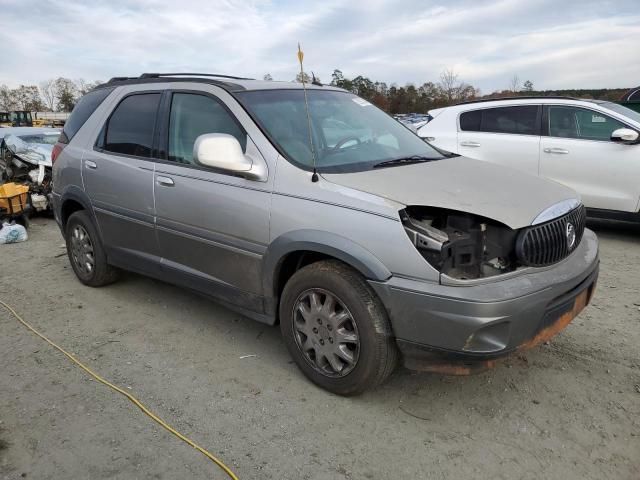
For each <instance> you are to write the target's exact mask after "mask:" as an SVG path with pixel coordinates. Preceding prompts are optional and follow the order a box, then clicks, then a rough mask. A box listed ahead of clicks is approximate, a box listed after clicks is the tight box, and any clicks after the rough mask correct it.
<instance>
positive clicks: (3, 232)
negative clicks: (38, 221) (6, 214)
mask: <svg viewBox="0 0 640 480" xmlns="http://www.w3.org/2000/svg"><path fill="white" fill-rule="evenodd" d="M28 238H29V236H28V235H27V229H26V228H24V227H23V226H22V225H19V224H16V223H7V222H4V223H3V224H2V228H1V229H0V245H3V244H6V243H18V242H26V241H27V239H28Z"/></svg>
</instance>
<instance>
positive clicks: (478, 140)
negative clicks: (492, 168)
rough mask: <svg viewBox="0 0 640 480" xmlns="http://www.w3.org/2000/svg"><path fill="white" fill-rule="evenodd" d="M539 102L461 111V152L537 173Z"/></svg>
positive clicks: (540, 115)
mask: <svg viewBox="0 0 640 480" xmlns="http://www.w3.org/2000/svg"><path fill="white" fill-rule="evenodd" d="M541 112H542V109H541V107H540V106H539V105H520V106H504V107H493V108H484V109H479V110H471V111H467V112H463V113H461V114H460V118H459V128H458V153H459V154H460V155H464V156H465V157H470V158H475V159H477V160H484V161H487V162H492V163H497V164H500V165H506V166H508V167H511V168H516V169H518V170H522V171H524V172H527V173H529V174H532V175H538V160H539V156H540V127H541V118H542V113H541Z"/></svg>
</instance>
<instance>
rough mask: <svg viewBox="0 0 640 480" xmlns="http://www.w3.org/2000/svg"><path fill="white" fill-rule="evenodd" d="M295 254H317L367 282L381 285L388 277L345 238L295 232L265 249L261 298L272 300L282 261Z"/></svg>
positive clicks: (371, 256)
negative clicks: (322, 255)
mask: <svg viewBox="0 0 640 480" xmlns="http://www.w3.org/2000/svg"><path fill="white" fill-rule="evenodd" d="M296 251H310V252H317V253H322V254H325V255H329V256H331V257H334V258H337V259H338V260H341V261H343V262H344V263H346V264H347V265H349V266H351V267H352V268H355V269H356V270H357V271H358V272H360V273H361V274H362V275H364V277H365V278H367V279H369V280H378V281H384V280H388V279H389V278H390V277H391V272H390V271H389V269H388V268H387V267H385V266H384V264H383V263H382V262H381V261H380V260H378V258H377V257H376V256H375V255H374V254H373V253H371V252H370V251H369V250H367V249H366V248H364V247H363V246H362V245H359V244H357V243H356V242H354V241H352V240H349V239H348V238H345V237H342V236H340V235H336V234H334V233H329V232H323V231H321V230H311V229H305V230H296V231H292V232H287V233H285V234H283V235H281V236H279V237H278V238H276V239H275V240H273V241H272V242H271V244H270V245H269V247H268V248H267V251H266V253H265V255H264V257H263V269H262V272H263V273H262V275H263V282H262V283H263V288H264V290H263V291H264V293H265V296H267V297H270V296H272V297H275V296H276V294H277V293H276V291H275V280H276V278H277V276H278V274H279V272H280V267H281V265H282V261H283V260H284V258H285V257H286V256H287V255H288V254H289V253H292V252H296Z"/></svg>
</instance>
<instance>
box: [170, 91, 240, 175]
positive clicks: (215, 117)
mask: <svg viewBox="0 0 640 480" xmlns="http://www.w3.org/2000/svg"><path fill="white" fill-rule="evenodd" d="M205 133H226V134H229V135H233V136H234V137H236V138H237V139H238V142H240V145H241V146H242V150H243V151H244V150H245V148H246V145H247V135H246V134H245V133H244V132H243V131H242V129H241V128H240V126H239V125H238V123H237V122H236V121H235V119H234V118H233V117H232V116H231V114H230V113H229V112H228V111H227V110H226V109H225V108H224V107H223V106H222V105H221V104H220V103H219V102H218V101H216V100H214V99H213V98H211V97H208V96H205V95H197V94H191V93H174V94H173V98H172V101H171V115H170V119H169V160H172V161H175V162H180V163H188V164H193V163H195V161H194V159H193V144H194V143H195V141H196V139H197V138H198V137H199V136H200V135H204V134H205Z"/></svg>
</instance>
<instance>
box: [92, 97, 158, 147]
mask: <svg viewBox="0 0 640 480" xmlns="http://www.w3.org/2000/svg"><path fill="white" fill-rule="evenodd" d="M159 103H160V94H159V93H145V94H136V95H131V96H129V97H126V98H125V99H124V100H123V101H122V102H120V104H119V105H118V106H117V108H116V109H115V110H114V112H113V113H112V114H111V117H110V118H109V122H108V123H107V125H106V128H105V130H104V137H103V138H104V143H103V146H102V148H103V150H107V151H109V152H114V153H123V154H126V155H135V156H136V157H151V152H152V150H153V132H154V128H155V122H156V114H157V112H158V104H159Z"/></svg>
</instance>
